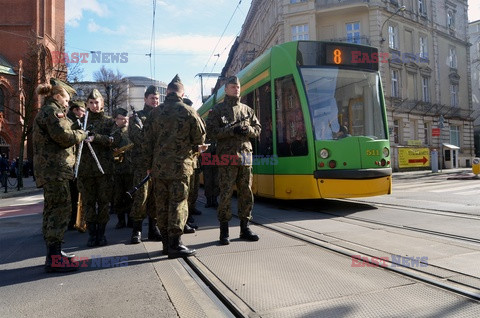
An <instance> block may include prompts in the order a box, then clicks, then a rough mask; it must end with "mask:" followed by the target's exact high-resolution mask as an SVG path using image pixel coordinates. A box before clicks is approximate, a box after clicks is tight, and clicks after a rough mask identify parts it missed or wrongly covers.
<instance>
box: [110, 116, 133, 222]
mask: <svg viewBox="0 0 480 318" xmlns="http://www.w3.org/2000/svg"><path fill="white" fill-rule="evenodd" d="M113 116H114V120H115V128H114V129H113V132H112V137H113V147H114V149H113V159H114V163H115V170H114V175H113V180H114V186H113V202H114V203H113V205H114V209H115V213H116V214H117V217H118V222H117V224H116V225H115V228H116V229H121V228H124V227H126V226H127V221H126V220H125V218H127V219H129V218H130V210H131V208H132V201H131V200H130V199H129V197H128V196H127V194H126V192H127V191H128V190H130V189H131V188H132V187H133V169H132V159H131V156H130V150H131V148H132V147H133V143H132V142H131V141H130V139H129V138H128V121H129V117H128V111H127V110H126V109H124V108H117V109H115V111H114V112H113Z"/></svg>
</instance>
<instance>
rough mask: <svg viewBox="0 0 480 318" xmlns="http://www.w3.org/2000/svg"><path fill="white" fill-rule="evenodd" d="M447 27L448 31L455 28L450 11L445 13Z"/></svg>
mask: <svg viewBox="0 0 480 318" xmlns="http://www.w3.org/2000/svg"><path fill="white" fill-rule="evenodd" d="M447 27H448V28H450V29H453V28H454V27H455V15H454V14H453V11H451V10H448V12H447Z"/></svg>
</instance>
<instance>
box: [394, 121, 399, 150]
mask: <svg viewBox="0 0 480 318" xmlns="http://www.w3.org/2000/svg"><path fill="white" fill-rule="evenodd" d="M393 142H394V143H396V144H397V145H398V144H399V143H400V125H399V121H398V119H395V120H393Z"/></svg>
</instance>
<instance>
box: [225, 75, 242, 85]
mask: <svg viewBox="0 0 480 318" xmlns="http://www.w3.org/2000/svg"><path fill="white" fill-rule="evenodd" d="M227 84H237V85H240V81H239V80H238V77H236V76H230V77H229V78H227Z"/></svg>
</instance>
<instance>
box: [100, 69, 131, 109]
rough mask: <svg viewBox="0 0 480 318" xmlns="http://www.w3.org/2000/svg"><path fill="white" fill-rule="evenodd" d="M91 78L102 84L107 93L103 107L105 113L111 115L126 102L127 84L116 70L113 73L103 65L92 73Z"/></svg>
mask: <svg viewBox="0 0 480 318" xmlns="http://www.w3.org/2000/svg"><path fill="white" fill-rule="evenodd" d="M93 78H94V80H95V81H96V82H99V83H101V84H102V86H103V87H104V89H105V92H106V93H107V94H106V95H107V98H106V99H105V106H106V107H107V109H108V112H107V113H109V114H110V115H111V114H112V113H113V111H114V110H115V109H117V108H118V107H120V106H121V105H122V104H123V103H125V102H126V101H127V82H126V80H125V78H124V77H123V74H121V73H120V72H119V71H118V70H117V72H116V73H115V72H113V70H111V69H107V68H106V67H105V66H104V65H102V67H101V68H100V70H98V71H96V72H95V73H93Z"/></svg>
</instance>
